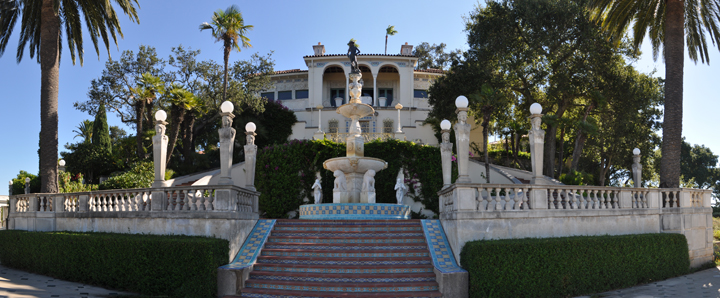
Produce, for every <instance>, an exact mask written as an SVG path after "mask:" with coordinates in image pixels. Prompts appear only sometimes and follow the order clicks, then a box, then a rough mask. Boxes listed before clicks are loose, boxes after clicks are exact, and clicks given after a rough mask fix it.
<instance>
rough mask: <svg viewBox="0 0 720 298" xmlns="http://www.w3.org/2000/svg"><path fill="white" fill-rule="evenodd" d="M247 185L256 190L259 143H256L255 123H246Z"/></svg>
mask: <svg viewBox="0 0 720 298" xmlns="http://www.w3.org/2000/svg"><path fill="white" fill-rule="evenodd" d="M245 130H247V131H246V132H245V135H246V136H245V139H246V141H247V144H245V187H246V188H249V189H252V190H255V164H256V163H257V158H256V157H257V145H255V136H256V135H257V134H255V123H252V122H248V124H247V125H245Z"/></svg>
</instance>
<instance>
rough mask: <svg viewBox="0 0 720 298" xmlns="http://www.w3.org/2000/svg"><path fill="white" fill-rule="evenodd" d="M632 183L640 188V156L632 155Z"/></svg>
mask: <svg viewBox="0 0 720 298" xmlns="http://www.w3.org/2000/svg"><path fill="white" fill-rule="evenodd" d="M632 173H633V183H634V184H635V187H641V181H642V164H640V155H639V154H637V155H633V164H632Z"/></svg>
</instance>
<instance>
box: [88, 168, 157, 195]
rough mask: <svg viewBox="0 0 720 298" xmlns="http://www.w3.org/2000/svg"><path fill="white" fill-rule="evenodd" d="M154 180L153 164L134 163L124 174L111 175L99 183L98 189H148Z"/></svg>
mask: <svg viewBox="0 0 720 298" xmlns="http://www.w3.org/2000/svg"><path fill="white" fill-rule="evenodd" d="M153 180H155V168H154V167H153V162H151V161H143V162H136V163H134V164H133V165H132V167H130V169H129V170H128V171H126V172H123V173H120V174H117V175H113V176H111V177H110V178H108V180H106V181H104V182H103V183H100V189H128V188H148V187H150V185H152V182H153Z"/></svg>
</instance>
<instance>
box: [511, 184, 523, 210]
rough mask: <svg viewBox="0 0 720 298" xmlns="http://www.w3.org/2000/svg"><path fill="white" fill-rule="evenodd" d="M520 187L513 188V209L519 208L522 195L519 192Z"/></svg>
mask: <svg viewBox="0 0 720 298" xmlns="http://www.w3.org/2000/svg"><path fill="white" fill-rule="evenodd" d="M521 191H522V189H521V188H513V195H514V196H513V201H514V202H515V203H514V204H513V210H520V207H521V206H522V197H521V196H522V195H521V194H524V193H522V192H521Z"/></svg>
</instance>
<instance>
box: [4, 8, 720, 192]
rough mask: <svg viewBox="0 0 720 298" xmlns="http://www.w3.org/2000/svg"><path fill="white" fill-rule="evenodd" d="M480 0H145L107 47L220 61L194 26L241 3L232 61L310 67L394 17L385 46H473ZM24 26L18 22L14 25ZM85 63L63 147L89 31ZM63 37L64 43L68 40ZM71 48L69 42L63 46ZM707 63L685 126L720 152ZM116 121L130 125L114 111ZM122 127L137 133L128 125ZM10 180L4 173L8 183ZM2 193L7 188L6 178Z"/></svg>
mask: <svg viewBox="0 0 720 298" xmlns="http://www.w3.org/2000/svg"><path fill="white" fill-rule="evenodd" d="M477 3H478V2H477V1H474V0H464V1H452V3H442V4H441V3H440V2H438V1H427V0H414V1H387V0H386V1H362V2H351V1H317V0H316V1H220V0H213V1H196V0H173V1H170V0H151V1H148V0H140V5H141V7H140V9H139V17H140V24H134V23H131V22H130V21H129V20H128V18H127V17H125V16H122V15H121V18H120V20H121V26H122V29H123V33H124V35H125V38H124V39H119V40H118V46H117V47H116V46H115V45H112V46H111V48H110V55H111V56H112V57H113V58H118V57H120V53H122V51H125V50H132V51H135V52H137V49H138V47H139V46H140V45H149V46H153V47H155V48H156V49H157V52H158V54H159V55H160V56H161V57H165V58H166V57H167V56H168V55H169V54H170V49H171V48H172V47H175V46H178V45H180V44H182V45H183V46H185V47H191V48H192V49H200V50H201V51H202V52H201V54H200V57H199V59H201V60H206V59H213V60H215V61H219V62H221V61H222V50H221V44H220V43H215V41H214V39H213V38H212V37H211V36H210V32H209V31H203V32H201V31H200V30H199V29H198V26H199V25H200V24H201V23H203V22H208V21H210V17H211V16H212V13H213V11H215V10H217V9H225V8H227V7H228V6H230V5H232V4H236V5H238V7H239V8H240V10H241V11H242V13H243V16H244V18H245V23H246V24H249V25H254V26H255V29H254V30H252V31H250V32H249V34H248V37H249V38H250V43H251V44H252V45H253V48H250V49H244V50H243V51H242V52H240V53H237V52H233V53H231V54H230V60H231V63H232V61H235V60H241V59H246V58H248V57H249V56H250V55H251V54H252V53H255V52H257V53H260V54H266V53H268V52H270V51H274V53H273V55H272V57H273V59H274V60H275V63H276V66H275V69H276V70H286V69H294V68H300V69H307V68H306V67H305V64H304V61H303V59H302V56H304V55H310V54H312V45H314V44H317V43H318V42H322V44H324V45H325V48H326V51H327V53H329V54H335V53H338V54H339V53H344V52H345V51H346V50H347V46H346V43H347V41H348V40H349V39H350V38H355V39H356V40H357V41H358V43H359V44H360V45H361V48H360V49H361V50H362V52H363V53H383V51H384V43H385V28H387V26H388V25H394V26H395V29H396V30H397V31H398V34H396V35H395V36H391V37H390V38H389V41H388V53H398V52H399V51H400V45H401V44H404V43H405V42H408V43H409V44H412V45H417V44H419V43H421V42H429V43H431V44H432V43H441V42H444V43H446V44H447V45H448V49H456V48H459V49H463V50H465V49H467V44H466V35H465V32H464V31H463V30H464V21H463V16H467V15H468V14H469V12H470V11H471V10H473V8H474V7H475V5H476V4H477ZM17 28H19V25H18V26H17ZM18 36H19V35H18V32H17V30H16V32H15V33H13V36H12V37H11V41H10V44H9V45H8V47H7V49H6V52H5V54H4V55H3V56H2V57H0V102H2V106H3V108H2V111H3V113H2V117H0V128H1V129H2V134H1V136H2V138H1V139H2V141H3V142H4V144H3V145H2V146H0V181H9V180H10V179H12V178H14V177H15V176H16V175H17V173H18V172H19V171H20V170H25V171H28V172H31V173H37V172H38V156H37V146H38V134H39V131H40V65H39V64H37V63H36V61H35V60H34V59H30V57H29V54H28V53H27V52H26V54H25V58H24V59H23V61H22V62H21V63H19V64H18V63H16V61H15V49H16V47H17V39H18ZM85 40H86V53H85V64H84V66H82V67H81V66H80V65H79V64H78V65H73V64H72V62H71V61H70V55H69V52H68V51H65V54H66V55H63V61H62V62H61V67H60V96H59V132H58V138H59V149H60V151H62V150H63V149H64V148H63V145H64V144H66V143H72V142H74V141H77V140H73V137H74V136H75V133H73V132H72V131H73V130H74V129H75V128H76V127H77V125H78V124H79V123H80V122H81V121H83V120H85V119H90V116H89V115H88V114H86V113H82V112H80V111H77V110H75V109H74V108H73V103H74V102H76V101H84V100H86V98H87V96H86V93H87V90H88V87H89V86H90V80H92V79H94V78H97V77H99V76H100V75H101V72H102V70H103V69H104V65H105V61H107V59H108V53H107V51H105V50H104V49H103V50H101V52H100V55H99V57H98V55H96V54H95V53H94V50H93V49H92V46H91V45H90V40H89V38H86V39H85ZM63 46H65V45H63ZM66 50H67V49H66ZM643 51H644V52H645V54H644V55H643V58H642V59H641V60H640V61H638V62H637V63H636V67H637V68H638V69H639V70H640V71H643V72H651V71H653V70H656V71H657V72H656V75H657V76H664V71H665V70H664V65H663V63H662V59H660V60H659V61H657V62H654V61H653V60H652V55H651V51H650V49H649V47H648V46H647V43H646V44H645V45H643ZM710 61H711V62H712V63H713V64H711V66H708V65H703V64H698V65H695V64H693V63H692V62H691V61H689V60H687V59H686V62H685V84H684V86H685V91H684V111H683V135H684V136H686V137H687V140H688V141H689V142H690V143H693V144H704V145H705V146H708V147H710V148H711V149H712V150H713V152H715V153H720V139H718V138H716V137H715V133H713V132H714V131H715V129H717V128H719V127H720V117H717V116H716V115H715V114H716V113H717V111H719V110H720V95H718V92H714V91H715V90H714V88H713V87H715V86H716V85H715V84H718V79H717V74H720V67H719V66H718V63H720V53H718V50H717V49H716V48H715V49H713V50H711V51H710ZM108 116H109V117H108V121H109V123H110V125H118V126H121V127H124V124H122V123H121V122H120V120H119V119H117V118H116V117H114V115H113V114H109V115H108ZM125 130H126V131H128V132H132V130H131V129H130V128H125ZM4 183H7V182H4ZM0 194H7V188H5V187H0Z"/></svg>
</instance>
